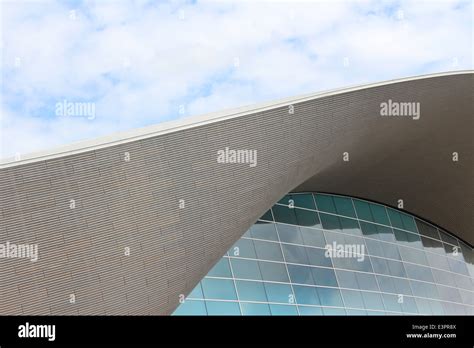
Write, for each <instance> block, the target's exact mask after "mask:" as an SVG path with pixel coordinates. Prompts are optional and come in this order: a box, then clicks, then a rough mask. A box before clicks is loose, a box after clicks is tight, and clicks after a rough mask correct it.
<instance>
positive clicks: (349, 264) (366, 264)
mask: <svg viewBox="0 0 474 348" xmlns="http://www.w3.org/2000/svg"><path fill="white" fill-rule="evenodd" d="M359 260H360V259H358V258H352V257H350V258H349V257H345V258H340V257H338V258H333V259H332V263H333V264H334V267H336V268H343V269H351V270H355V271H364V272H372V266H371V265H370V258H369V257H367V256H366V257H364V259H363V260H360V261H359Z"/></svg>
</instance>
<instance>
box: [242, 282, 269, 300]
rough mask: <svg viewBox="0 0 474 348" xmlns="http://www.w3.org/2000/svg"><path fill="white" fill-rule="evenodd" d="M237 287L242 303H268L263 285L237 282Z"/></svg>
mask: <svg viewBox="0 0 474 348" xmlns="http://www.w3.org/2000/svg"><path fill="white" fill-rule="evenodd" d="M235 285H236V286H237V291H238V293H239V300H240V301H259V302H267V295H266V293H265V288H264V287H263V283H261V282H251V281H245V280H236V281H235Z"/></svg>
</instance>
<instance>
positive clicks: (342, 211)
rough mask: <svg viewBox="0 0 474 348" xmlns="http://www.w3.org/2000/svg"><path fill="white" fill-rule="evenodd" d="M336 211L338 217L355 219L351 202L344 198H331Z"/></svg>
mask: <svg viewBox="0 0 474 348" xmlns="http://www.w3.org/2000/svg"><path fill="white" fill-rule="evenodd" d="M333 200H334V204H335V205H336V210H337V213H338V214H339V215H343V216H350V217H354V218H355V217H356V215H355V211H354V207H353V206H352V200H351V199H350V198H346V197H337V196H334V197H333Z"/></svg>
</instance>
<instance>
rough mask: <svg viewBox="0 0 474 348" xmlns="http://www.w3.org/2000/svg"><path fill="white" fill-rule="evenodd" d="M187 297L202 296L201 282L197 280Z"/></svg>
mask: <svg viewBox="0 0 474 348" xmlns="http://www.w3.org/2000/svg"><path fill="white" fill-rule="evenodd" d="M187 298H203V294H202V289H201V283H200V282H199V283H198V285H196V287H195V288H194V289H193V291H191V293H190V294H189V295H188V297H187Z"/></svg>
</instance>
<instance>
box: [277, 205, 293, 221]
mask: <svg viewBox="0 0 474 348" xmlns="http://www.w3.org/2000/svg"><path fill="white" fill-rule="evenodd" d="M272 211H273V215H274V217H275V221H276V222H284V223H286V224H291V225H297V221H296V214H295V208H289V207H288V206H286V205H274V206H273V208H272Z"/></svg>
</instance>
